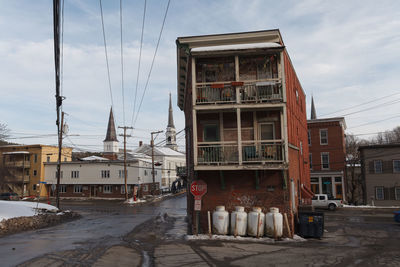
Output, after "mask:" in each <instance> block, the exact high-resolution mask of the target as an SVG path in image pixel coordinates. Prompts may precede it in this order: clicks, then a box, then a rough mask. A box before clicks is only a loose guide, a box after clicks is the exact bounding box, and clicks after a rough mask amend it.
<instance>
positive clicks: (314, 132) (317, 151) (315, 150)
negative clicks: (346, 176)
mask: <svg viewBox="0 0 400 267" xmlns="http://www.w3.org/2000/svg"><path fill="white" fill-rule="evenodd" d="M308 129H309V130H310V134H311V146H309V150H310V153H312V165H313V169H312V170H313V171H320V170H321V153H322V152H329V165H330V166H329V167H330V168H329V170H331V171H343V172H344V171H345V157H346V147H345V140H344V138H345V137H344V131H343V127H341V125H340V123H339V121H334V122H316V123H309V124H308ZM320 129H327V130H328V144H327V145H321V144H320V135H319V130H320Z"/></svg>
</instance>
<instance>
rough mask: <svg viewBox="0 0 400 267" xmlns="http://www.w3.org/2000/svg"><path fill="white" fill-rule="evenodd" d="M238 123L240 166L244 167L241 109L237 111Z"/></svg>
mask: <svg viewBox="0 0 400 267" xmlns="http://www.w3.org/2000/svg"><path fill="white" fill-rule="evenodd" d="M236 121H237V131H238V132H237V137H238V157H239V165H242V163H243V158H242V122H241V118H240V108H238V109H236Z"/></svg>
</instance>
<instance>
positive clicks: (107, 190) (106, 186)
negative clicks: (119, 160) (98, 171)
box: [103, 185, 112, 194]
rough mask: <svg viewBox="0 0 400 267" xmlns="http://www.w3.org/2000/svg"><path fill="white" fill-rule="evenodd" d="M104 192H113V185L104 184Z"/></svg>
mask: <svg viewBox="0 0 400 267" xmlns="http://www.w3.org/2000/svg"><path fill="white" fill-rule="evenodd" d="M103 192H104V193H105V194H111V193H112V185H104V186H103Z"/></svg>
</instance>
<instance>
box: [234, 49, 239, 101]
mask: <svg viewBox="0 0 400 267" xmlns="http://www.w3.org/2000/svg"><path fill="white" fill-rule="evenodd" d="M239 80H240V79H239V56H235V81H236V82H238V81H239ZM235 93H236V103H238V104H240V92H239V86H235Z"/></svg>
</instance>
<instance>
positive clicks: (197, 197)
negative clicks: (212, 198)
mask: <svg viewBox="0 0 400 267" xmlns="http://www.w3.org/2000/svg"><path fill="white" fill-rule="evenodd" d="M190 193H192V195H193V196H194V210H195V211H196V235H197V234H198V233H199V221H200V211H201V198H202V197H203V196H204V195H205V194H206V193H207V184H206V183H205V182H204V181H203V180H196V181H194V182H193V183H192V184H191V185H190Z"/></svg>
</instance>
